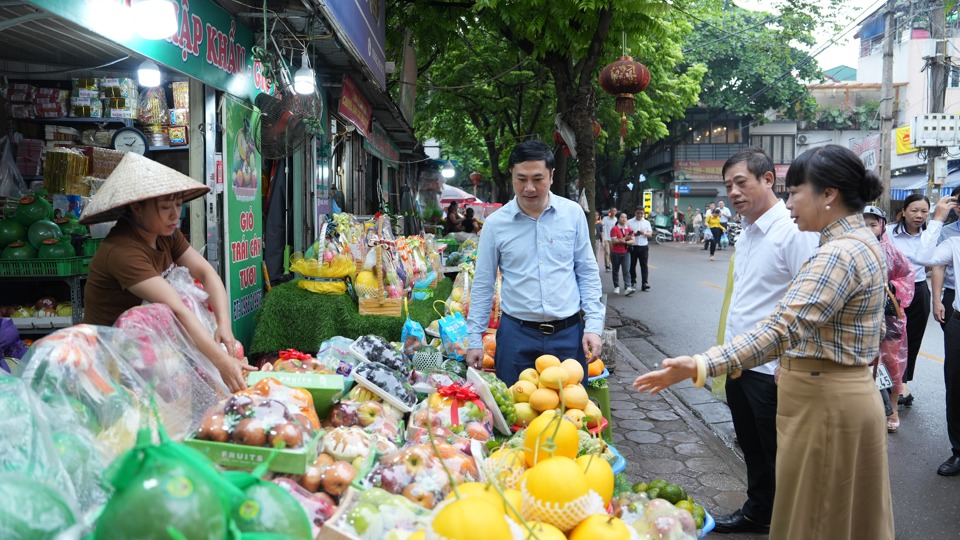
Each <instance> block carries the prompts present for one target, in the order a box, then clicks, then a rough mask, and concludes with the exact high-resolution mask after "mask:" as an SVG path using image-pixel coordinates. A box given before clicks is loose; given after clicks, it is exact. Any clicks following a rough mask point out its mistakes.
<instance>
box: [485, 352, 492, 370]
mask: <svg viewBox="0 0 960 540" xmlns="http://www.w3.org/2000/svg"><path fill="white" fill-rule="evenodd" d="M493 366H494V362H493V357H492V356H490V355H489V354H485V355H483V368H484V369H493Z"/></svg>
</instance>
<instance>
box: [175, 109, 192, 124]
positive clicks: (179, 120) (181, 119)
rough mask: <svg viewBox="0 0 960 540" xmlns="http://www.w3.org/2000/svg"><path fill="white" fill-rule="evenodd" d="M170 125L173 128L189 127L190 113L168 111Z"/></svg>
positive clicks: (179, 110)
mask: <svg viewBox="0 0 960 540" xmlns="http://www.w3.org/2000/svg"><path fill="white" fill-rule="evenodd" d="M170 124H171V125H174V126H189V125H190V111H189V110H188V109H170Z"/></svg>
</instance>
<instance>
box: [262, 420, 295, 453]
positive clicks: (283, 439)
mask: <svg viewBox="0 0 960 540" xmlns="http://www.w3.org/2000/svg"><path fill="white" fill-rule="evenodd" d="M269 442H270V446H272V447H273V448H299V447H300V445H301V444H303V433H302V432H301V431H300V428H299V427H297V425H296V424H294V423H292V422H284V423H282V424H277V425H275V426H273V427H272V428H270V438H269Z"/></svg>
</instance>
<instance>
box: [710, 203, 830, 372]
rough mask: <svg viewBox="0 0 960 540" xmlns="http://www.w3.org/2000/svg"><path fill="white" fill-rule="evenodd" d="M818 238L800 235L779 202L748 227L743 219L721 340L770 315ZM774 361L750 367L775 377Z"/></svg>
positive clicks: (807, 233) (810, 235) (807, 257)
mask: <svg viewBox="0 0 960 540" xmlns="http://www.w3.org/2000/svg"><path fill="white" fill-rule="evenodd" d="M819 243H820V235H819V234H818V233H814V232H801V231H800V229H798V228H797V225H796V224H795V223H794V222H793V219H791V218H790V211H789V210H787V207H786V205H785V204H784V203H783V201H778V202H777V204H776V205H774V206H773V207H772V208H770V209H769V210H767V211H766V212H764V214H763V215H762V216H760V219H758V220H757V221H756V222H753V223H750V222H748V221H747V220H746V218H744V221H743V232H741V233H740V236H739V237H737V243H736V246H735V249H736V257H735V258H734V262H733V294H732V295H731V297H730V308H729V310H728V311H727V327H726V334H725V335H724V341H730V340H731V339H733V338H734V337H736V336H737V335H739V334H742V333H743V332H747V331H749V330H753V328H754V326H756V324H757V323H759V322H760V321H762V320H764V319H765V318H766V317H767V316H768V315H770V314H771V313H773V310H774V308H775V307H776V306H777V303H778V302H779V301H780V300H781V299H782V298H783V295H784V293H786V291H787V288H788V286H789V285H790V282H791V281H792V280H793V278H794V276H796V275H797V273H799V272H800V268H801V267H803V265H804V264H805V263H806V262H807V261H808V260H809V259H810V257H812V256H813V255H814V254H815V253H816V251H817V247H818V245H819ZM776 367H777V361H776V360H773V361H771V362H768V363H766V364H763V365H761V366H757V367H755V368H752V369H753V371H756V372H759V373H767V374H770V375H773V372H774V370H775V369H776Z"/></svg>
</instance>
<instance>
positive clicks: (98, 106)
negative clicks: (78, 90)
mask: <svg viewBox="0 0 960 540" xmlns="http://www.w3.org/2000/svg"><path fill="white" fill-rule="evenodd" d="M70 116H73V117H77V118H103V103H102V102H101V101H100V99H99V98H88V97H86V98H84V97H72V98H70Z"/></svg>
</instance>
